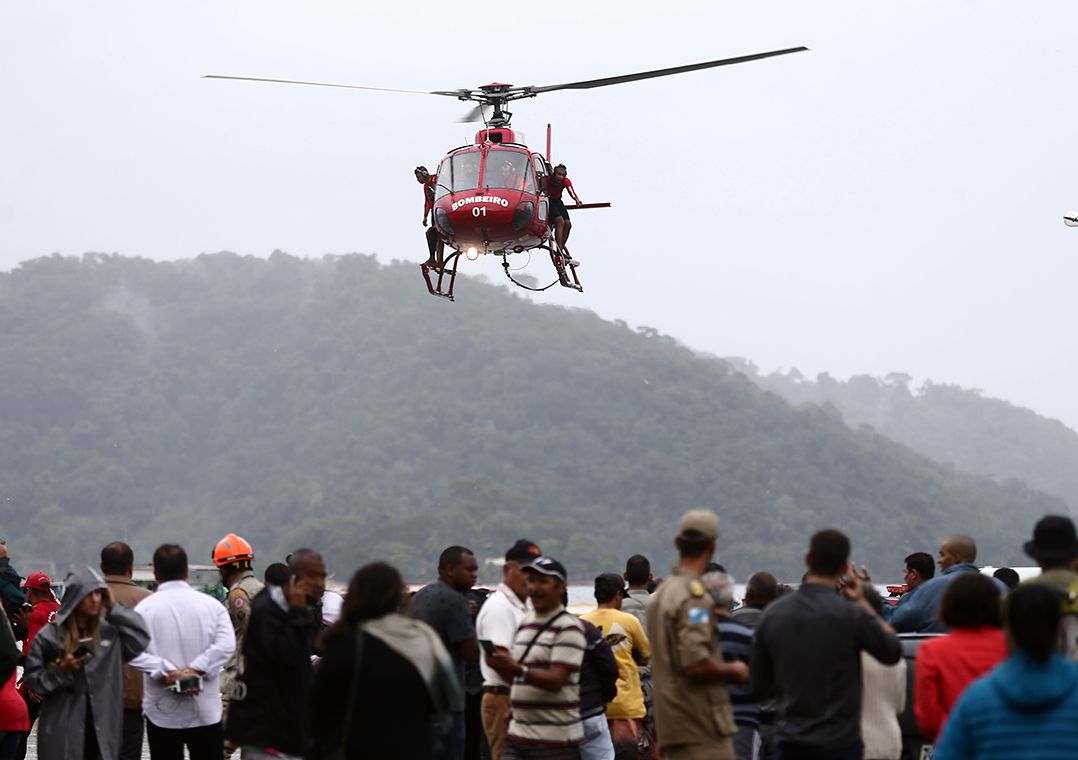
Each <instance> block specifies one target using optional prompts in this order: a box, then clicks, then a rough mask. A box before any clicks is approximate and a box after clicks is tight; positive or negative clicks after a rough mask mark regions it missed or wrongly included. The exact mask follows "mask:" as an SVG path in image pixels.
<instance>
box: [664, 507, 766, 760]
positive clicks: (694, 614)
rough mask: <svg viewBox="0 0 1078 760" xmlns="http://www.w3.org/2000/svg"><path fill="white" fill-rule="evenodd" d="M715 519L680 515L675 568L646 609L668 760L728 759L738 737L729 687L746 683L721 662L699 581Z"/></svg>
mask: <svg viewBox="0 0 1078 760" xmlns="http://www.w3.org/2000/svg"><path fill="white" fill-rule="evenodd" d="M718 537H719V518H718V515H716V514H715V513H714V512H712V511H711V510H708V509H694V510H690V511H688V512H686V513H685V514H684V515H682V516H681V522H679V523H678V529H677V535H676V536H675V537H674V545H675V546H677V550H678V555H679V557H680V561H679V562H678V564H677V566H676V567H675V568H674V569H673V570H672V571H671V576H670V578H668V579H667V580H666V581H665V582H664V583H663V584H662V585H661V586H660V587H659V588H658V590H657V591H656V592H655V594H654V595H653V596H652V598H651V602H650V603H649V604H648V610H647V616H648V633H649V635H650V637H651V647H652V658H651V674H652V680H653V681H654V684H655V721H656V733H657V739H658V743H659V746H660V747H662V751H663V757H665V758H666V760H697V759H699V760H704V758H707V760H734V746H733V737H734V734H736V733H737V725H736V724H735V723H734V714H733V710H732V708H731V707H730V695H729V694H727V693H726V687H725V686H724V685H723V684H724V683H725V682H727V681H733V682H735V683H746V682H747V681H748V680H749V670H748V668H747V667H746V666H745V663H743V662H723V659H722V652H721V651H720V650H719V634H718V629H717V628H716V626H715V621H714V619H712V615H711V608H712V606H713V604H712V601H711V597H710V596H708V593H707V591H706V589H705V588H704V585H703V583H701V582H700V576H701V575H702V574H703V572H704V569H705V568H706V567H707V563H708V562H710V561H711V557H712V555H713V554H714V553H715V542H716V541H717V540H718Z"/></svg>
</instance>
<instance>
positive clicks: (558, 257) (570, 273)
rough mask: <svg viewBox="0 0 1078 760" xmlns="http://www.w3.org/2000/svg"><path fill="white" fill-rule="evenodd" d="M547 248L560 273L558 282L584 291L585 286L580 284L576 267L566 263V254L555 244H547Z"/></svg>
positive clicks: (555, 267)
mask: <svg viewBox="0 0 1078 760" xmlns="http://www.w3.org/2000/svg"><path fill="white" fill-rule="evenodd" d="M547 250H548V251H550V261H551V262H552V263H553V264H554V270H555V271H556V272H557V273H558V282H560V283H561V286H562V287H563V288H572V289H573V290H575V291H578V292H580V293H583V292H584V286H583V285H581V284H580V278H579V277H577V274H576V267H574V266H569V265H568V264H566V263H565V262H566V260H567V259H566V256H565V255H564V254H563V253H562V252H561V251H559V250H558V249H557V248H556V247H555V246H553V245H551V246H547Z"/></svg>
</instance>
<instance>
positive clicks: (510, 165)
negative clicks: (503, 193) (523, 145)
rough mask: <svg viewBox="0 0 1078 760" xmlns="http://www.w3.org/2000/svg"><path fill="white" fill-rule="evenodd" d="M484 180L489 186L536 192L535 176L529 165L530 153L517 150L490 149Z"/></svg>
mask: <svg viewBox="0 0 1078 760" xmlns="http://www.w3.org/2000/svg"><path fill="white" fill-rule="evenodd" d="M483 181H484V183H485V184H486V186H487V187H488V188H499V189H504V190H525V191H527V192H529V193H534V192H535V177H534V176H533V175H532V173H531V170H530V167H529V165H528V154H527V153H522V152H520V151H517V150H498V149H492V150H490V151H489V152H488V153H487V163H486V173H485V174H484V175H483Z"/></svg>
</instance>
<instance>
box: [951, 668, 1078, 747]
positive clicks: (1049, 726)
mask: <svg viewBox="0 0 1078 760" xmlns="http://www.w3.org/2000/svg"><path fill="white" fill-rule="evenodd" d="M932 757H933V760H1026V759H1027V758H1028V760H1073V758H1076V757H1078V665H1075V664H1074V663H1072V662H1068V661H1067V660H1066V659H1064V658H1063V657H1060V656H1059V655H1058V654H1053V655H1052V656H1051V658H1050V659H1049V660H1048V661H1047V662H1037V661H1036V660H1033V659H1031V658H1030V657H1028V656H1027V655H1025V654H1023V653H1021V652H1015V653H1013V654H1012V655H1011V656H1010V657H1008V658H1007V659H1006V660H1004V661H1003V662H1002V663H1001V664H1000V665H999V666H997V667H996V668H995V669H994V670H992V671H990V672H989V673H988V675H986V676H984V677H983V678H980V679H978V680H976V681H974V682H973V683H972V684H970V685H969V686H968V687H967V688H966V690H965V692H963V693H962V696H961V697H960V698H959V700H958V703H957V704H956V705H955V707H954V709H953V710H952V711H951V714H950V715H949V716H948V718H947V723H946V725H945V726H944V728H943V735H942V736H941V737H940V740H939V744H938V745H937V747H936V750H935V752H934V753H933V755H932Z"/></svg>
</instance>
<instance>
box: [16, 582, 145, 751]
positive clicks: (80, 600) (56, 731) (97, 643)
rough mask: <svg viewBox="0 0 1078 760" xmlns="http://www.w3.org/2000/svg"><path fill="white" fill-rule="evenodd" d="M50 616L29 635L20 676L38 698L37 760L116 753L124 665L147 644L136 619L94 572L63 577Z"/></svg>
mask: <svg viewBox="0 0 1078 760" xmlns="http://www.w3.org/2000/svg"><path fill="white" fill-rule="evenodd" d="M64 584H65V590H64V598H63V601H62V603H61V606H60V611H59V612H58V613H57V614H56V619H55V620H53V622H51V623H49V624H48V625H47V626H45V627H44V628H42V629H41V631H40V632H39V633H38V634H37V636H35V637H34V642H33V644H32V645H31V647H30V652H29V654H28V655H27V657H26V670H25V673H24V676H23V677H24V679H25V681H26V686H27V689H28V690H29V691H30V693H31V695H32V696H34V697H36V698H40V699H41V700H43V701H42V704H41V717H40V719H39V721H38V736H37V756H38V758H39V759H40V760H74V758H80V757H81V758H84V760H99V758H104V759H105V760H110V759H111V758H115V757H116V756H117V754H118V753H119V751H120V734H121V726H122V724H123V664H124V663H125V662H128V661H129V660H131V659H133V658H134V657H136V656H137V655H138V654H139V653H141V652H142V651H143V650H144V649H145V648H146V646H147V645H148V644H149V642H150V634H149V631H147V629H146V625H145V623H143V621H142V618H141V617H140V616H139V614H138V613H137V612H135V611H134V610H129V609H127V608H126V607H124V606H123V605H122V604H117V603H115V602H114V601H113V599H112V594H111V593H110V592H109V588H108V586H107V585H106V583H105V580H104V579H103V578H102V577H101V576H100V575H99V574H98V573H97V572H96V571H94V570H92V569H90V568H83V569H79V570H75V571H72V572H71V573H70V574H68V576H67V578H66V579H65V581H64Z"/></svg>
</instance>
